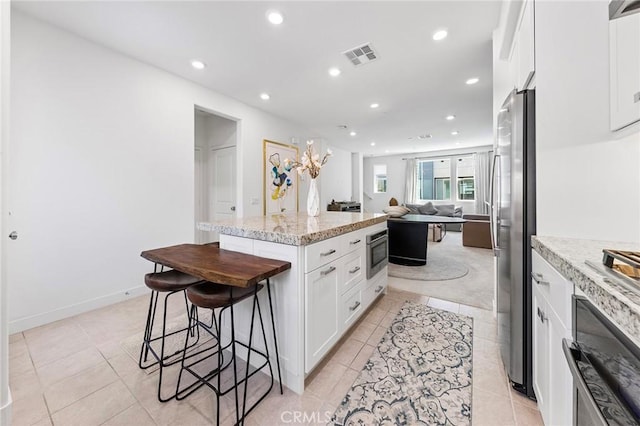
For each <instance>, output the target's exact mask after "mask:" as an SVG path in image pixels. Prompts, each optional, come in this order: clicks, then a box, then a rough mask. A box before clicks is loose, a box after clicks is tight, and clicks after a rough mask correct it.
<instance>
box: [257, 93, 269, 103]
mask: <svg viewBox="0 0 640 426" xmlns="http://www.w3.org/2000/svg"><path fill="white" fill-rule="evenodd" d="M260 99H262V100H263V101H268V100H269V99H271V96H269V94H268V93H260Z"/></svg>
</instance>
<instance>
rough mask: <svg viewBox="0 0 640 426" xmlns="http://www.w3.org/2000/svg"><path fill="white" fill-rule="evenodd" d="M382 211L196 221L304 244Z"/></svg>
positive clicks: (372, 219)
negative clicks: (210, 221) (211, 221)
mask: <svg viewBox="0 0 640 426" xmlns="http://www.w3.org/2000/svg"><path fill="white" fill-rule="evenodd" d="M387 217H388V216H387V215H386V214H380V213H346V212H322V213H320V216H318V217H310V216H309V215H307V214H306V213H291V214H273V215H268V216H251V217H245V218H234V219H228V220H221V221H217V222H213V223H209V222H201V223H198V229H200V230H201V231H218V232H220V234H223V235H232V236H236V237H243V238H251V239H253V240H262V241H270V242H274V243H279V244H287V245H292V246H306V245H309V244H312V243H315V242H318V241H322V240H326V239H328V238H332V237H336V236H338V235H342V234H346V233H348V232H352V231H356V230H358V229H362V228H366V227H369V226H372V225H375V224H378V223H382V222H386V220H387Z"/></svg>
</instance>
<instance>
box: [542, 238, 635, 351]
mask: <svg viewBox="0 0 640 426" xmlns="http://www.w3.org/2000/svg"><path fill="white" fill-rule="evenodd" d="M531 246H532V247H533V249H534V250H536V251H537V252H538V253H540V255H541V256H542V257H543V258H544V259H545V260H546V261H547V262H549V263H550V264H551V265H552V266H553V267H555V268H556V269H557V270H558V271H559V272H560V273H561V274H562V275H564V276H565V277H566V278H567V279H569V280H571V282H573V284H575V285H576V287H578V288H579V289H580V290H582V291H583V292H584V293H585V294H586V295H587V297H588V298H589V300H591V302H592V303H594V304H595V305H596V306H598V307H599V308H600V309H601V310H602V311H603V312H604V313H605V314H607V315H608V316H609V317H610V318H611V319H612V320H613V321H614V322H615V323H616V324H617V325H618V326H619V327H620V328H621V329H622V330H623V331H624V332H625V333H626V334H628V335H629V336H630V337H631V338H632V339H633V340H634V341H635V342H636V343H638V342H640V288H639V289H637V290H632V289H629V288H627V287H626V286H624V285H622V284H619V283H618V282H616V281H614V280H610V279H608V278H607V277H606V275H605V274H604V273H603V272H599V271H597V270H595V269H594V268H592V267H591V266H589V265H587V264H586V263H585V261H587V260H588V261H590V262H592V263H593V264H595V265H602V257H603V253H602V249H605V248H607V249H619V250H633V251H637V250H640V246H639V245H637V244H630V243H620V242H611V241H594V240H580V239H571V238H560V237H544V236H534V237H532V239H531ZM603 267H604V266H603Z"/></svg>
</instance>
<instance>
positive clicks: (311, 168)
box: [284, 140, 333, 179]
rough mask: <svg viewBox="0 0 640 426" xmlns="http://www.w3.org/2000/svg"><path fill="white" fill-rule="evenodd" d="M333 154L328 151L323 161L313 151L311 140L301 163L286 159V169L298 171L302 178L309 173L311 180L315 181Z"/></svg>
mask: <svg viewBox="0 0 640 426" xmlns="http://www.w3.org/2000/svg"><path fill="white" fill-rule="evenodd" d="M332 154H333V153H332V152H331V150H330V149H327V153H326V154H325V155H324V157H322V160H321V159H320V154H316V153H315V151H314V149H313V141H312V140H310V141H307V149H305V150H304V153H303V154H302V158H301V159H300V161H299V162H298V161H295V160H290V159H288V158H285V160H284V164H285V168H288V169H289V170H291V169H292V168H293V169H296V170H297V171H298V174H299V175H300V176H304V172H309V176H311V179H315V178H317V177H318V175H319V174H320V169H321V168H322V166H324V165H325V164H326V162H327V160H329V157H331V155H332Z"/></svg>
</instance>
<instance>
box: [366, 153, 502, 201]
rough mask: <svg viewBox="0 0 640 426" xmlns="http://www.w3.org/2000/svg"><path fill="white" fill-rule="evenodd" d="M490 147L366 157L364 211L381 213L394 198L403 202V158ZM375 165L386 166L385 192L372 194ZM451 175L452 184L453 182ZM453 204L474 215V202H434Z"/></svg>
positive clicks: (425, 156) (404, 169)
mask: <svg viewBox="0 0 640 426" xmlns="http://www.w3.org/2000/svg"><path fill="white" fill-rule="evenodd" d="M490 149H491V147H489V146H482V147H477V148H473V149H469V148H467V149H458V150H446V151H444V150H443V151H432V152H423V153H414V154H404V155H389V156H384V157H366V158H365V159H364V164H363V171H364V176H363V186H364V191H363V192H364V211H366V212H370V213H381V212H382V209H384V208H385V207H386V206H388V205H389V200H390V199H391V197H394V198H395V199H396V200H398V202H399V203H400V204H403V203H405V202H406V200H405V174H406V161H405V160H403V158H409V157H424V158H428V157H439V156H444V155H464V154H469V153H473V152H484V151H489V150H490ZM376 164H385V165H386V166H387V192H386V193H374V192H373V166H374V165H376ZM454 177H455V176H454V175H452V181H451V182H452V189H453V182H455V179H454ZM452 203H453V204H455V205H456V206H460V207H462V210H463V213H475V201H456V200H451V201H436V202H434V204H452Z"/></svg>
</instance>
